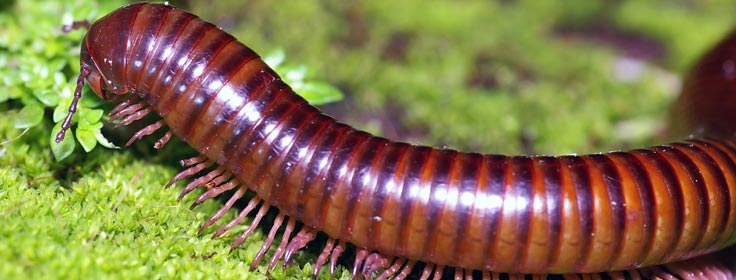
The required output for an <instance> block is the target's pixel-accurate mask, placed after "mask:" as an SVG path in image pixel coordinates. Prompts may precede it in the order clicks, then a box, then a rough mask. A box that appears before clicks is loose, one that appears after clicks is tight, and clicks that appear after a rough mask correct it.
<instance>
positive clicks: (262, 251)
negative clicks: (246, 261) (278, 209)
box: [250, 212, 286, 271]
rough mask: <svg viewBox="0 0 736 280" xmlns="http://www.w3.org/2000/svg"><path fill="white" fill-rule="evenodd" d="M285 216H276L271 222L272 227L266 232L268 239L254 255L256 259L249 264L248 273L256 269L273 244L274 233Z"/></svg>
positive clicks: (281, 214)
mask: <svg viewBox="0 0 736 280" xmlns="http://www.w3.org/2000/svg"><path fill="white" fill-rule="evenodd" d="M285 216H286V214H284V213H283V212H282V213H279V215H278V216H276V219H275V220H274V221H273V226H271V230H270V231H269V232H268V237H266V240H265V241H263V245H262V246H261V249H260V250H258V253H256V257H255V258H253V262H251V263H250V271H253V270H255V269H256V267H258V263H260V262H261V260H262V259H263V256H264V255H265V254H266V252H268V248H271V244H272V243H273V240H274V238H276V232H278V231H279V228H281V225H282V224H283V223H284V217H285Z"/></svg>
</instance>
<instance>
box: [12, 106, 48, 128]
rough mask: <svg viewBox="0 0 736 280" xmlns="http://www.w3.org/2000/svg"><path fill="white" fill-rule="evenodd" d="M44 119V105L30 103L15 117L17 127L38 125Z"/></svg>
mask: <svg viewBox="0 0 736 280" xmlns="http://www.w3.org/2000/svg"><path fill="white" fill-rule="evenodd" d="M41 120H43V107H42V106H41V105H39V104H29V105H26V106H25V107H23V109H20V112H18V115H17V116H16V118H15V124H14V125H13V126H14V127H15V128H29V127H33V126H36V125H37V124H39V123H41Z"/></svg>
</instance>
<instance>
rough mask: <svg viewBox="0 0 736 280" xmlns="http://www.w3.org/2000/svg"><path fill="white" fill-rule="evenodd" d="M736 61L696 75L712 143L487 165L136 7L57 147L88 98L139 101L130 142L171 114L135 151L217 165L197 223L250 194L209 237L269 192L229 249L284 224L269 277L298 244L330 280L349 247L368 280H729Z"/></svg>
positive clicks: (173, 15) (733, 236) (109, 39)
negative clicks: (558, 279)
mask: <svg viewBox="0 0 736 280" xmlns="http://www.w3.org/2000/svg"><path fill="white" fill-rule="evenodd" d="M732 45H733V46H734V47H731V46H732ZM730 48H736V39H734V37H729V38H728V39H727V40H726V41H724V42H723V43H721V44H720V45H719V46H718V47H717V48H716V49H715V50H714V51H712V52H711V54H710V55H709V56H707V57H706V59H704V60H703V61H702V62H701V63H700V64H699V65H698V66H696V68H695V70H694V72H693V73H692V75H691V79H690V80H689V82H688V84H686V91H685V92H686V93H685V94H684V95H683V99H684V100H685V101H681V102H680V106H679V107H678V108H679V111H676V112H687V114H686V115H685V114H682V115H678V116H686V117H683V118H684V120H683V121H682V123H683V124H684V127H685V129H691V130H692V131H696V132H699V133H700V135H703V137H699V138H692V139H688V140H684V141H682V142H677V143H671V144H666V145H661V146H655V147H651V148H647V149H637V150H631V151H627V152H611V153H606V154H591V155H583V156H560V157H549V156H503V155H483V154H478V153H462V152H458V151H455V150H449V149H435V148H430V147H424V146H415V145H410V144H406V143H400V142H393V141H390V140H388V139H384V138H380V137H376V136H372V135H370V134H368V133H366V132H362V131H359V130H356V129H354V128H352V127H350V126H348V125H345V124H342V123H339V122H336V121H335V120H333V119H332V118H330V117H328V116H326V115H324V114H322V113H321V112H320V111H319V110H318V109H316V108H315V107H313V106H310V105H309V104H308V103H307V102H306V101H305V100H304V99H302V98H301V97H299V96H298V95H296V94H294V92H293V91H292V90H291V88H290V87H289V86H288V85H286V84H285V83H284V82H282V81H281V79H280V78H279V76H278V75H277V74H276V73H275V72H274V71H273V70H271V69H270V68H269V67H268V66H267V65H266V64H265V63H264V62H263V61H262V60H261V59H260V58H259V57H258V55H257V54H256V53H254V52H253V51H252V50H250V49H249V48H248V47H246V46H245V45H243V44H242V43H240V42H238V41H237V40H236V39H235V38H233V37H232V36H231V35H229V34H227V33H226V32H224V31H222V30H220V29H218V28H217V27H215V26H214V25H212V24H210V23H208V22H205V21H203V20H201V19H199V18H198V17H196V16H194V15H192V14H189V13H187V12H185V11H182V10H179V9H176V8H174V7H172V6H169V5H165V4H147V3H141V4H133V5H129V6H125V7H123V8H120V9H118V10H116V11H114V12H112V13H110V14H109V15H107V16H105V17H103V18H102V19H99V20H98V21H96V22H95V23H93V24H91V25H90V26H89V31H88V32H87V35H86V36H85V38H84V41H83V43H82V47H81V74H80V76H79V79H78V86H77V89H76V91H75V99H74V101H73V102H72V105H71V107H70V110H69V115H68V117H67V118H66V120H65V121H64V123H63V129H62V131H61V132H60V133H59V134H58V136H57V141H61V139H63V137H64V131H65V130H66V129H68V128H69V126H70V120H71V116H72V115H73V113H74V111H75V109H76V102H77V100H78V99H79V97H80V96H81V89H82V87H83V85H84V82H85V80H86V81H87V82H88V83H89V84H90V86H91V87H92V89H93V91H94V92H95V93H96V94H98V95H99V96H100V97H101V98H103V99H105V100H121V99H120V98H117V97H120V96H126V98H127V99H125V98H123V99H122V100H123V101H122V102H120V103H119V105H118V106H117V107H116V108H115V109H113V110H112V111H111V112H110V114H111V119H113V120H118V121H119V123H118V125H121V126H122V125H127V124H130V123H132V122H134V121H136V120H139V119H141V118H143V117H144V116H146V115H148V114H149V113H152V112H155V113H156V114H158V115H159V116H161V117H162V118H161V120H159V121H157V122H154V123H153V124H151V125H149V126H147V127H145V128H143V129H141V130H140V131H138V132H137V133H135V134H134V135H133V137H132V138H131V141H130V142H128V143H129V144H130V143H132V142H133V141H135V140H137V139H140V138H142V137H144V136H146V135H149V134H152V133H153V132H155V131H157V130H158V129H160V128H162V127H168V128H169V129H170V131H168V132H167V133H166V134H165V136H164V137H163V138H162V139H161V140H159V141H158V142H157V144H156V145H157V147H160V146H163V145H164V144H165V143H166V142H167V141H168V139H169V138H170V137H171V136H172V134H173V135H175V136H177V137H179V138H181V139H182V140H184V141H186V142H187V143H188V144H189V145H190V146H191V147H193V148H194V149H196V150H197V151H198V152H199V153H200V155H199V156H197V157H194V158H190V159H187V160H184V161H182V164H183V165H184V166H185V167H186V169H185V170H184V171H182V172H181V173H179V174H178V175H176V176H175V177H174V178H173V179H172V180H171V182H170V183H169V185H170V184H171V183H173V182H176V181H179V180H181V179H183V178H185V177H188V176H192V175H195V174H197V173H203V174H204V175H202V176H200V177H197V178H196V179H194V180H192V181H191V182H190V183H189V184H188V185H187V186H186V187H185V188H184V190H183V192H182V196H184V195H186V194H187V193H189V192H191V191H192V190H194V189H195V188H197V187H199V186H203V185H206V186H208V189H207V190H206V191H205V192H204V193H203V194H202V195H201V196H200V197H199V198H198V199H197V200H196V202H195V205H197V204H200V203H202V202H203V201H205V200H207V199H209V198H212V197H215V196H218V195H220V194H222V193H223V192H226V191H228V190H236V191H235V193H234V194H233V195H232V196H231V197H230V198H229V200H228V201H227V202H226V203H225V205H224V206H223V207H222V209H221V210H220V211H218V212H217V213H215V215H214V216H213V217H212V218H210V219H209V220H208V221H206V222H205V223H204V225H203V226H202V229H204V228H206V227H208V226H210V225H212V224H213V223H215V222H216V221H217V220H218V219H219V218H220V217H222V215H223V214H224V213H225V211H227V210H229V209H230V208H231V207H232V206H233V204H234V203H235V202H236V201H237V200H239V199H242V198H243V197H244V195H245V194H246V192H248V190H251V191H253V192H255V196H254V197H253V198H251V199H250V200H249V202H248V203H247V206H246V207H245V208H244V209H243V210H242V211H241V212H240V215H238V216H237V218H235V220H233V221H231V222H230V223H228V224H226V225H225V226H223V227H222V228H220V229H219V230H217V231H216V233H215V235H216V236H219V235H221V234H222V233H224V232H225V231H227V230H229V229H231V228H232V227H233V226H235V225H236V224H238V223H239V222H241V221H242V220H243V219H244V218H245V216H246V215H248V214H249V213H251V212H253V211H256V214H255V218H254V220H253V222H252V223H251V226H250V227H249V228H248V229H247V230H246V232H244V233H243V234H242V235H241V236H240V237H239V238H238V239H237V240H236V241H235V243H234V245H233V247H237V246H238V245H239V244H240V243H242V242H243V241H244V240H245V239H246V238H248V236H249V235H250V234H251V233H252V232H253V230H254V228H255V225H257V224H258V223H259V222H260V220H261V219H262V217H263V216H264V214H265V213H266V211H267V210H268V209H269V208H271V207H275V208H276V209H278V213H279V214H278V216H277V217H276V219H275V222H274V225H273V226H272V228H271V230H270V232H269V234H268V237H267V239H266V242H265V243H264V245H263V247H262V248H261V251H260V252H258V254H257V256H256V258H255V261H254V262H253V266H255V265H257V264H258V263H259V262H260V260H261V259H262V258H263V257H264V255H265V253H266V251H267V250H268V248H270V247H271V244H272V243H273V241H274V240H275V239H276V233H277V231H278V230H279V229H280V228H282V227H283V228H284V233H283V237H282V239H281V242H280V243H279V245H278V246H277V250H276V252H275V254H274V256H272V258H271V261H270V265H269V267H273V266H274V265H276V263H277V262H278V261H279V260H281V259H283V260H284V262H288V260H290V258H291V256H292V255H293V253H294V252H295V251H297V250H299V249H300V248H302V247H304V246H305V245H306V244H307V243H308V242H310V241H311V240H313V239H314V237H315V235H316V233H317V232H320V231H321V232H324V233H326V234H327V235H328V236H329V238H328V241H327V243H326V245H325V247H324V249H323V252H322V254H321V255H320V256H319V257H318V259H317V263H316V266H315V271H314V272H315V275H316V274H317V273H318V272H319V270H320V269H321V267H322V266H323V265H324V264H326V263H327V262H328V261H329V262H330V263H331V265H330V268H331V269H334V267H335V261H336V259H337V257H338V256H340V255H341V254H342V252H343V250H344V249H345V246H346V244H347V243H350V244H353V245H355V246H356V248H357V250H356V251H357V252H356V257H355V263H354V265H353V273H354V275H364V276H369V277H376V276H377V277H378V278H387V277H395V278H403V277H405V276H406V275H407V274H408V273H409V272H410V271H411V269H412V268H413V267H414V265H415V264H416V263H418V262H423V263H425V264H426V265H425V266H424V269H423V270H422V274H421V277H422V278H428V277H434V278H439V277H440V276H441V275H442V272H443V271H444V269H445V268H446V267H447V268H455V276H456V277H470V276H471V274H472V273H471V272H472V271H480V273H476V274H478V275H482V276H483V277H484V278H486V277H487V278H496V277H501V276H503V277H510V278H515V277H520V278H523V277H525V276H524V274H527V273H533V274H540V275H537V276H543V275H544V274H565V275H564V276H565V277H571V278H576V277H587V278H596V277H603V278H606V277H611V278H624V277H631V278H637V277H645V278H652V277H662V278H667V277H684V278H687V277H704V278H709V279H712V278H713V277H723V278H724V279H730V278H733V277H736V276H734V275H736V271H734V268H733V267H734V266H736V261H734V257H730V256H729V254H731V253H733V251H734V249H725V250H724V251H722V252H721V253H716V254H711V255H706V256H701V255H705V254H708V253H711V252H714V251H717V250H723V249H724V248H727V247H729V246H731V245H732V244H734V242H736V138H734V137H733V133H734V132H735V131H736V129H735V128H736V125H731V124H730V123H731V122H732V120H734V117H736V113H735V112H736V102H724V101H723V98H730V99H731V101H736V99H735V98H734V97H729V96H728V94H731V95H734V94H736V91H735V89H736V86H734V85H736V84H734V83H733V82H732V80H731V78H733V73H726V72H725V71H726V70H724V68H723V67H720V65H721V64H722V62H723V61H726V60H729V61H730V59H733V58H736V52H734V51H730V52H729V51H727V50H728V49H730ZM728 75H731V76H728ZM701 92H702V94H701ZM696 93H697V94H700V95H696ZM709 95H712V96H716V97H719V95H722V96H720V97H723V98H721V99H720V100H721V101H719V102H715V103H719V104H716V105H714V106H721V107H718V108H716V107H714V106H710V107H708V106H705V107H697V106H696V105H700V104H699V103H697V102H692V101H691V100H688V99H697V98H704V97H705V98H708V97H709ZM724 96H725V97H724ZM726 101H727V100H726ZM713 115H716V117H713ZM723 118H726V119H727V120H728V121H724V120H723ZM208 168H209V169H208ZM297 223H301V224H302V225H303V226H301V227H297ZM295 229H299V230H298V231H297V232H294V231H295ZM729 250H730V251H729ZM718 254H720V255H718ZM699 256H700V257H699ZM682 260H687V261H684V262H678V261H682ZM502 273H510V274H502ZM579 273H590V274H579ZM527 277H531V276H527Z"/></svg>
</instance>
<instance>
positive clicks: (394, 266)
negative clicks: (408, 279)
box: [376, 258, 406, 280]
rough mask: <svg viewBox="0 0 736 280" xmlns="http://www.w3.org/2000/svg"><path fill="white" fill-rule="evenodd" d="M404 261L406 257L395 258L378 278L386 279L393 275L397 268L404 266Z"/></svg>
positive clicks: (379, 279)
mask: <svg viewBox="0 0 736 280" xmlns="http://www.w3.org/2000/svg"><path fill="white" fill-rule="evenodd" d="M405 263H406V259H404V258H396V259H394V261H393V263H391V266H389V268H387V269H386V270H384V271H383V273H381V275H379V276H378V278H376V279H378V280H383V279H388V278H389V277H391V276H394V274H396V272H397V271H399V269H400V268H401V267H402V266H404V264H405Z"/></svg>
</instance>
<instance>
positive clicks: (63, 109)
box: [53, 99, 71, 123]
mask: <svg viewBox="0 0 736 280" xmlns="http://www.w3.org/2000/svg"><path fill="white" fill-rule="evenodd" d="M70 100H71V99H70ZM69 102H71V101H67V102H62V103H59V105H57V106H56V108H54V116H53V119H54V122H55V123H57V122H60V121H61V120H63V119H64V118H66V115H67V114H68V113H69Z"/></svg>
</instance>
